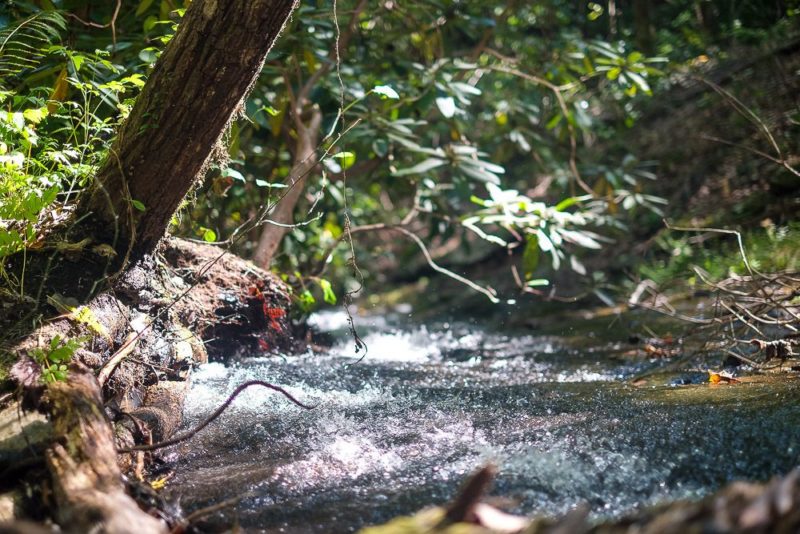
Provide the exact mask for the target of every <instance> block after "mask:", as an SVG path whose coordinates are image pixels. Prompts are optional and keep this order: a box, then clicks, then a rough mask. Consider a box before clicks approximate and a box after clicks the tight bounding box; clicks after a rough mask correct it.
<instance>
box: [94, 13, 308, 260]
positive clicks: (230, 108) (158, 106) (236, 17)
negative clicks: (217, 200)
mask: <svg viewBox="0 0 800 534" xmlns="http://www.w3.org/2000/svg"><path fill="white" fill-rule="evenodd" d="M296 3H297V0H225V1H219V0H195V1H194V2H192V3H191V5H190V6H189V8H188V9H187V10H186V14H185V16H184V18H183V20H182V22H181V24H180V27H179V28H178V31H177V33H176V34H175V36H174V37H173V39H172V41H171V42H170V43H169V44H168V45H167V47H166V50H165V51H164V53H163V55H162V56H161V57H160V58H159V60H158V61H157V63H156V65H155V68H154V69H153V72H152V74H151V75H150V78H149V79H148V81H147V84H146V85H145V87H144V89H143V90H142V94H141V95H139V97H138V99H137V101H136V105H135V106H134V108H133V110H132V111H131V114H130V116H129V117H128V119H127V120H126V122H125V124H124V125H123V126H122V129H121V131H120V132H119V137H118V139H117V142H116V144H115V146H114V149H113V150H112V152H111V155H110V157H109V159H108V161H107V162H106V163H105V165H104V166H103V168H102V169H101V170H100V172H99V174H98V177H97V180H96V185H95V188H94V190H93V191H92V194H91V195H90V196H89V198H88V200H87V201H86V202H85V204H84V205H83V206H82V208H81V210H82V212H83V213H85V212H86V211H92V212H93V213H94V215H95V218H96V219H95V222H96V223H97V228H102V229H104V231H107V232H108V235H107V236H106V237H107V238H108V239H110V240H112V241H113V246H114V248H115V250H116V251H117V252H118V253H119V254H120V256H121V257H125V256H128V258H129V259H137V258H138V257H140V256H142V255H143V254H146V253H148V252H150V251H152V250H153V248H154V247H155V245H156V243H158V241H159V239H161V237H162V236H163V235H164V232H165V231H166V228H167V226H168V224H169V221H170V218H171V217H172V215H173V214H174V213H175V210H176V209H177V208H178V205H179V204H180V202H181V201H182V200H183V198H184V196H185V195H186V193H187V192H188V191H189V189H190V188H191V187H192V186H193V185H194V184H195V183H196V182H197V181H198V180H199V179H201V178H202V177H203V175H204V173H205V171H206V170H207V168H208V165H209V163H210V160H211V158H212V157H213V156H212V154H213V153H214V152H215V145H217V143H218V142H219V140H220V137H221V136H222V134H223V133H224V131H225V130H226V128H227V127H228V125H229V123H230V121H231V120H232V119H233V118H234V116H235V115H236V114H237V113H241V112H242V107H243V100H244V98H245V97H246V96H247V93H248V91H249V89H250V88H251V86H252V84H253V83H254V82H255V80H256V78H257V76H258V74H259V73H260V72H261V68H262V66H263V64H264V60H265V58H266V55H267V53H268V52H269V50H270V48H271V47H272V44H273V43H274V42H275V39H276V38H277V37H278V35H279V34H280V32H281V30H282V29H283V27H284V24H285V23H286V21H287V19H288V18H289V15H290V14H291V12H292V10H293V9H294V8H295V6H296ZM133 201H135V202H133ZM140 203H141V204H140ZM142 205H143V206H144V211H143V212H142V211H141V206H142Z"/></svg>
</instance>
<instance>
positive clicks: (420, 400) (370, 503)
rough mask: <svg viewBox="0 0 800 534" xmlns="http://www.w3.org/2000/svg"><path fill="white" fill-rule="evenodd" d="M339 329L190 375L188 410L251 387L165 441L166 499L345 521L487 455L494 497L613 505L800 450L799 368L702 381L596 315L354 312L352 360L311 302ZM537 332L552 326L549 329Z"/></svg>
mask: <svg viewBox="0 0 800 534" xmlns="http://www.w3.org/2000/svg"><path fill="white" fill-rule="evenodd" d="M312 320H313V322H314V323H315V324H316V327H317V328H318V329H319V330H321V331H324V332H328V333H330V334H331V335H332V336H334V338H335V339H337V340H338V341H336V342H335V343H334V345H333V347H332V348H331V349H330V350H328V351H326V352H325V353H322V354H320V353H310V352H309V353H307V354H302V355H298V356H286V357H275V356H273V357H269V358H266V357H256V358H251V359H247V360H243V361H242V362H240V363H238V364H233V365H230V366H224V365H222V364H219V363H210V364H206V365H204V366H202V367H201V368H200V369H199V370H198V371H197V372H196V373H195V375H194V377H193V385H192V389H191V392H190V394H189V396H188V401H187V404H186V407H185V418H186V422H185V426H186V428H189V427H191V426H193V425H194V424H197V423H198V422H199V421H200V420H202V419H203V418H204V417H205V416H206V415H207V414H209V413H210V412H211V411H213V409H214V408H216V407H217V406H218V405H219V404H221V403H222V402H223V401H224V400H225V398H226V397H227V396H228V395H229V394H230V392H231V391H233V389H234V388H235V387H236V386H237V385H238V384H240V383H242V382H244V381H246V380H252V379H260V380H266V381H269V382H272V383H274V384H277V385H280V386H282V387H284V388H286V389H287V390H288V391H289V392H290V393H292V394H293V395H294V396H296V397H297V398H298V399H299V400H301V401H303V402H310V403H313V404H316V405H317V408H316V409H314V410H311V411H305V410H302V409H300V408H298V407H296V406H294V405H292V404H291V403H289V402H288V401H287V400H286V399H285V398H284V397H283V396H281V395H279V394H276V393H275V392H272V391H269V390H267V389H263V388H250V389H248V390H247V391H245V392H244V393H243V394H242V395H240V396H239V397H238V398H237V399H236V401H235V402H234V403H233V405H232V406H231V408H230V409H228V410H227V411H226V412H225V413H224V414H223V416H222V417H220V419H218V420H217V421H215V422H214V423H212V424H211V425H210V426H209V427H208V428H206V429H205V430H203V431H202V432H200V433H199V434H198V435H197V436H195V437H194V438H193V439H192V440H190V441H188V442H185V443H183V444H181V445H179V446H177V447H176V451H175V452H173V454H172V456H171V458H172V460H171V467H172V468H173V469H174V470H175V471H176V476H175V477H174V478H173V479H172V480H170V482H169V485H168V486H167V489H166V490H165V491H166V492H167V495H168V497H169V498H171V499H174V500H176V501H178V502H179V503H180V506H181V507H182V508H183V509H184V510H185V511H186V512H187V513H189V512H191V511H193V510H197V509H199V508H202V507H205V506H209V505H211V504H213V503H216V502H220V501H224V500H226V499H234V498H238V501H236V502H232V503H231V505H230V506H227V507H225V508H223V509H221V510H219V511H217V512H214V513H212V514H209V515H206V516H205V517H204V518H203V519H202V520H201V521H200V522H199V523H198V527H199V529H200V530H201V531H203V532H220V531H224V530H226V529H229V528H231V527H233V526H239V527H241V528H242V529H243V530H244V531H246V532H287V533H294V532H297V533H300V532H324V533H333V532H354V531H356V530H358V529H359V528H360V527H362V526H366V525H370V524H375V523H380V522H385V521H387V520H389V519H391V518H392V517H395V516H397V515H405V514H409V513H413V512H415V511H417V510H419V509H420V508H423V507H425V506H428V505H431V504H440V503H444V502H446V501H447V500H448V499H450V498H451V497H452V496H453V495H454V493H455V492H456V491H457V490H458V487H459V485H460V484H461V482H462V481H463V479H464V478H465V477H466V476H467V475H468V474H469V473H470V472H472V471H473V470H475V469H476V468H477V467H479V466H481V465H482V464H484V463H486V462H493V463H494V464H496V465H497V466H498V468H499V474H498V477H497V479H496V481H495V484H494V487H493V489H492V492H491V493H492V495H496V496H501V497H503V498H504V503H503V505H502V507H503V508H504V509H506V510H507V511H510V512H514V513H519V514H525V515H531V514H560V513H563V512H566V511H567V510H569V509H570V508H572V507H574V506H576V505H577V504H579V503H582V502H585V503H588V504H589V505H590V507H591V509H592V512H593V514H594V516H595V517H610V516H615V515H620V514H623V513H625V512H629V511H631V510H634V509H636V508H638V507H641V506H646V505H650V504H654V503H658V502H662V501H665V500H675V499H681V498H696V497H700V496H703V495H706V494H708V493H710V492H712V491H714V490H716V489H717V488H719V487H721V486H722V485H724V484H725V483H726V482H728V481H732V480H739V479H747V480H765V479H768V478H769V477H770V476H772V475H774V474H780V473H785V472H788V471H789V470H790V469H791V468H792V467H793V466H795V465H797V464H798V459H799V458H800V443H798V440H799V439H800V430H799V429H800V425H799V423H800V410H798V408H797V405H798V400H800V384H798V383H797V381H796V380H787V381H779V380H770V381H756V382H753V383H740V384H733V385H717V386H712V385H709V384H707V383H706V382H705V378H706V376H707V375H704V373H702V372H701V370H698V371H697V372H694V373H691V372H690V373H681V374H674V373H672V374H670V373H666V372H664V373H660V374H657V375H655V377H653V378H651V379H650V380H648V382H647V383H646V384H643V385H642V384H640V385H639V386H638V387H637V386H635V385H633V384H632V381H631V380H628V379H630V378H632V377H635V376H638V375H639V374H640V373H642V372H644V371H648V370H658V369H660V368H661V367H663V366H664V365H665V363H664V362H663V361H662V360H651V359H647V358H646V357H644V356H641V355H639V356H631V355H629V354H627V353H628V352H630V349H632V348H635V346H633V345H630V344H629V343H628V341H627V339H626V338H627V334H622V333H619V334H616V338H615V332H616V330H615V329H614V328H608V324H609V322H610V319H606V320H605V322H604V323H602V326H600V325H599V324H598V325H592V324H588V325H582V326H581V327H580V328H577V327H576V328H575V329H569V328H564V327H559V326H558V325H557V324H556V325H555V326H552V327H550V328H549V329H546V328H545V329H541V330H536V331H532V330H530V329H529V330H527V331H521V332H506V331H493V330H492V329H490V327H487V326H485V325H481V324H478V322H477V321H472V322H470V321H464V322H453V323H447V322H438V323H427V324H426V325H420V324H415V323H414V322H413V320H412V319H410V318H409V316H408V315H407V314H395V315H384V316H376V317H373V318H366V319H359V318H357V321H358V324H359V327H360V329H361V331H360V332H359V333H360V334H361V335H362V337H363V339H364V341H365V342H366V343H367V345H368V347H369V351H368V353H367V355H366V357H364V358H363V360H362V361H360V362H358V363H356V362H357V360H358V358H359V357H360V355H357V354H355V352H354V347H353V345H354V344H353V341H352V339H350V338H349V337H348V334H347V323H346V317H345V315H344V314H343V313H341V312H325V313H320V314H317V315H316V316H314V317H312ZM548 330H549V331H548Z"/></svg>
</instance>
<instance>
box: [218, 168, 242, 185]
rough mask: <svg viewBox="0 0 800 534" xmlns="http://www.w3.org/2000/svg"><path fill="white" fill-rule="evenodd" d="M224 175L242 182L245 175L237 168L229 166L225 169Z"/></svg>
mask: <svg viewBox="0 0 800 534" xmlns="http://www.w3.org/2000/svg"><path fill="white" fill-rule="evenodd" d="M222 176H225V177H228V176H230V177H231V178H233V179H234V180H239V181H240V182H244V176H243V175H242V173H240V172H239V171H237V170H236V169H231V168H230V167H228V168H227V169H223V171H222Z"/></svg>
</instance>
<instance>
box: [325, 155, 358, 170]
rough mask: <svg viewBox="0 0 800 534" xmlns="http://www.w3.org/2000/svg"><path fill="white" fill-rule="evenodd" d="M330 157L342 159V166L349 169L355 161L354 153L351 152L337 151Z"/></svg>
mask: <svg viewBox="0 0 800 534" xmlns="http://www.w3.org/2000/svg"><path fill="white" fill-rule="evenodd" d="M331 158H333V159H338V160H341V161H342V168H344V169H345V170H347V169H349V168H350V167H352V166H353V164H354V163H355V162H356V155H355V154H354V153H353V152H346V151H345V152H337V153H336V154H334V155H332V156H331Z"/></svg>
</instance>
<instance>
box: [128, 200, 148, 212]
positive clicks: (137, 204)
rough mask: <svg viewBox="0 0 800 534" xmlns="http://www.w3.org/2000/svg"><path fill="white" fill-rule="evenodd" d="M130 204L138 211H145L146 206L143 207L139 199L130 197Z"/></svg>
mask: <svg viewBox="0 0 800 534" xmlns="http://www.w3.org/2000/svg"><path fill="white" fill-rule="evenodd" d="M131 206H133V207H134V208H136V209H137V210H139V211H145V210H146V209H147V208H145V207H144V204H142V202H141V201H140V200H133V199H131Z"/></svg>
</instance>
